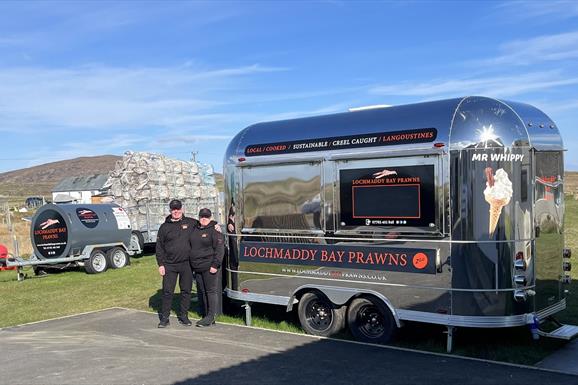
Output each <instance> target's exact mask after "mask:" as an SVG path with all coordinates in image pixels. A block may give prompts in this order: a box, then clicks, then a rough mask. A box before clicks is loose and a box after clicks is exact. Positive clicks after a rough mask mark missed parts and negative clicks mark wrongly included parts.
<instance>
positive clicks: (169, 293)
mask: <svg viewBox="0 0 578 385" xmlns="http://www.w3.org/2000/svg"><path fill="white" fill-rule="evenodd" d="M177 278H178V279H179V288H180V289H181V305H180V312H179V316H184V315H186V314H187V312H188V311H189V306H190V305H191V289H192V288H193V271H192V270H191V265H190V264H189V261H185V262H181V263H175V264H167V265H165V275H164V276H163V297H162V305H161V314H160V316H161V320H168V319H169V315H170V313H171V305H172V303H173V293H174V292H175V286H176V284H177Z"/></svg>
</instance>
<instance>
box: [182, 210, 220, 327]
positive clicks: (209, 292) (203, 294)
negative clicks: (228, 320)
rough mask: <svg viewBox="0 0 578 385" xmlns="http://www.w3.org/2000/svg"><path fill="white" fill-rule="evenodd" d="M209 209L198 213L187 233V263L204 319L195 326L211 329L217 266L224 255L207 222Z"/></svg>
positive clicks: (214, 313) (209, 215) (213, 225)
mask: <svg viewBox="0 0 578 385" xmlns="http://www.w3.org/2000/svg"><path fill="white" fill-rule="evenodd" d="M211 217H212V213H211V210H209V209H206V208H205V209H201V210H200V211H199V224H198V225H197V227H196V228H195V229H194V230H193V231H192V232H191V233H190V243H191V256H190V262H191V267H192V268H193V271H194V272H195V279H196V281H197V296H198V297H199V303H202V305H203V307H204V309H201V310H203V315H204V317H203V318H202V319H201V320H199V321H198V322H197V326H199V327H205V326H211V325H212V324H214V323H215V317H216V315H217V306H218V303H219V302H218V295H219V294H220V293H219V290H218V288H217V284H218V275H217V272H218V271H219V268H220V267H221V262H222V261H223V255H224V253H225V248H224V242H223V235H222V234H221V233H219V232H218V231H217V230H215V225H216V224H217V222H215V221H212V220H211Z"/></svg>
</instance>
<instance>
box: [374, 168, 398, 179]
mask: <svg viewBox="0 0 578 385" xmlns="http://www.w3.org/2000/svg"><path fill="white" fill-rule="evenodd" d="M389 175H397V171H393V170H388V169H386V168H385V169H383V170H382V171H379V172H376V173H374V174H373V177H374V178H375V179H381V178H384V177H386V176H389Z"/></svg>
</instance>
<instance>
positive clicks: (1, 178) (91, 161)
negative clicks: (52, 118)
mask: <svg viewBox="0 0 578 385" xmlns="http://www.w3.org/2000/svg"><path fill="white" fill-rule="evenodd" d="M120 159H121V157H120V156H115V155H102V156H91V157H81V158H75V159H70V160H62V161H59V162H52V163H46V164H42V165H40V166H34V167H29V168H24V169H20V170H14V171H9V172H5V173H1V174H0V196H4V197H10V198H11V199H14V198H21V197H26V196H32V195H41V196H42V195H44V196H46V197H49V196H51V190H52V187H54V185H56V184H57V183H58V182H60V181H61V180H62V179H63V178H65V177H68V176H83V175H93V174H105V173H108V172H110V171H112V170H114V166H115V164H116V162H117V161H118V160H120Z"/></svg>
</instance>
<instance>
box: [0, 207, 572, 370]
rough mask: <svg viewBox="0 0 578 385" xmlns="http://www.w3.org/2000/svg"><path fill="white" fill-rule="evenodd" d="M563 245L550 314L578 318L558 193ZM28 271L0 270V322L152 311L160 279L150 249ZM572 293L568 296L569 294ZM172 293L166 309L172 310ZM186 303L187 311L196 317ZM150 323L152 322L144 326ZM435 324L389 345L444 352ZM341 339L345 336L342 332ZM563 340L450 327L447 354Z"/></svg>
mask: <svg viewBox="0 0 578 385" xmlns="http://www.w3.org/2000/svg"><path fill="white" fill-rule="evenodd" d="M565 223H566V227H565V234H566V245H567V246H568V247H571V248H572V249H573V250H574V252H575V253H574V256H573V257H572V262H573V265H574V267H575V269H574V271H573V276H574V278H575V279H577V281H576V283H572V284H571V285H569V286H568V289H569V290H570V293H571V295H570V296H569V297H568V299H567V303H568V309H567V310H566V311H565V312H562V313H560V315H559V316H558V317H557V318H558V319H559V320H560V321H562V322H565V323H571V324H578V201H575V200H573V199H572V198H568V199H567V200H566V219H565ZM25 272H26V273H28V275H29V276H30V277H29V278H27V279H26V280H24V281H22V282H17V280H16V273H15V272H13V271H4V272H0V293H1V298H2V299H1V301H0V327H6V326H12V325H18V324H22V323H27V322H33V321H40V320H45V319H50V318H55V317H61V316H66V315H73V314H78V313H82V312H88V311H94V310H99V309H105V308H109V307H114V306H119V307H126V308H132V309H139V310H146V311H158V309H159V306H160V286H161V278H160V276H159V275H158V272H157V268H156V261H155V259H154V257H153V256H151V255H149V256H144V257H142V258H138V259H133V260H132V264H131V265H130V266H129V267H127V268H124V269H119V270H109V271H107V272H106V273H104V274H97V275H89V274H86V273H85V272H84V270H83V269H75V270H68V271H66V272H62V273H56V274H50V275H48V276H44V277H34V276H33V273H32V270H31V269H26V270H25ZM572 294H573V295H572ZM177 301H178V299H177V298H176V296H175V301H174V303H173V309H177ZM194 310H195V309H194V306H193V310H192V311H191V316H192V317H194V318H198V317H199V316H198V313H197V312H195V311H194ZM252 312H253V325H254V326H257V327H262V328H267V329H274V330H282V331H290V332H298V333H302V331H301V328H300V327H299V322H298V319H297V317H296V315H295V314H294V313H286V312H285V309H284V307H282V306H267V305H259V304H254V305H253V306H252ZM228 314H229V315H224V316H220V317H219V321H221V322H228V323H232V324H243V323H244V321H243V314H244V310H243V309H242V308H241V307H240V306H234V307H232V309H231V310H230V311H229V312H228ZM151 327H154V325H152V326H151ZM444 330H445V329H444V328H443V327H441V326H436V325H426V324H420V323H411V322H408V323H406V325H405V327H404V328H402V329H400V331H399V335H398V338H397V339H396V340H395V342H394V343H393V345H395V346H400V347H407V348H415V349H419V350H425V351H433V352H445V348H446V338H445V334H443V331H444ZM340 337H341V338H346V339H349V338H351V336H350V335H349V334H348V333H347V332H344V333H342V334H341V335H340ZM563 344H564V343H563V342H560V341H557V340H550V339H546V338H542V339H540V341H538V342H535V341H532V339H531V338H530V334H529V331H528V328H527V327H517V328H504V329H469V328H458V329H457V330H456V332H455V335H454V353H455V354H457V355H463V356H470V357H478V358H485V359H491V360H497V361H506V362H513V363H520V364H534V363H536V362H538V361H540V360H541V359H543V358H544V357H546V356H547V355H548V354H550V353H552V352H554V351H555V350H557V349H559V348H560V347H561V346H563Z"/></svg>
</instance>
